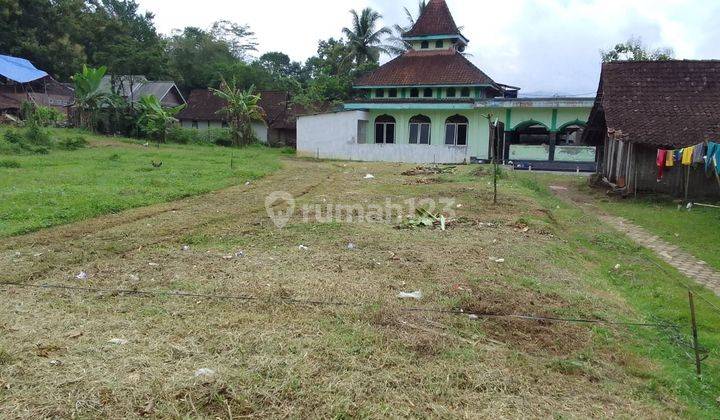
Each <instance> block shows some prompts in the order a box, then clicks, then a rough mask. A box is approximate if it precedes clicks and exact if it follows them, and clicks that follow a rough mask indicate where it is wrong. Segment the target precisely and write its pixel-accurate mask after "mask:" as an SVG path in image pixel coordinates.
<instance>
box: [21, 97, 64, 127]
mask: <svg viewBox="0 0 720 420" xmlns="http://www.w3.org/2000/svg"><path fill="white" fill-rule="evenodd" d="M20 116H21V117H22V119H23V120H24V121H26V122H27V123H28V124H37V125H39V126H41V127H49V126H52V125H56V124H57V123H59V122H60V121H62V120H63V115H62V113H61V112H60V111H58V110H57V109H55V108H50V107H46V106H40V105H35V104H34V103H32V102H28V101H25V102H23V104H22V108H21V109H20Z"/></svg>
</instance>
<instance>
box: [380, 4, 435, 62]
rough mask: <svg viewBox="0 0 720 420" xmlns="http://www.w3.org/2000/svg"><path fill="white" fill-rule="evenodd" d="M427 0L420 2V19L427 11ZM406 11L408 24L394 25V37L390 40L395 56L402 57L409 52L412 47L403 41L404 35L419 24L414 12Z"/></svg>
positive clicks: (418, 14)
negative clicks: (416, 23)
mask: <svg viewBox="0 0 720 420" xmlns="http://www.w3.org/2000/svg"><path fill="white" fill-rule="evenodd" d="M427 4H428V2H427V0H420V1H419V2H418V10H417V17H418V18H419V17H420V16H422V14H423V12H424V11H425V8H426V7H427ZM403 10H404V11H405V17H406V18H407V20H408V24H407V25H406V26H402V25H399V24H395V25H393V28H392V31H393V34H392V36H391V37H390V38H389V39H388V40H389V41H390V52H391V53H392V54H393V55H401V54H403V53H405V52H407V51H408V50H409V49H410V47H411V45H410V44H409V43H407V42H405V40H403V39H402V37H403V34H404V33H405V32H407V31H409V30H410V29H412V27H413V26H415V22H417V18H416V17H415V16H414V15H413V14H412V12H411V11H410V10H409V9H408V8H407V7H405V8H403Z"/></svg>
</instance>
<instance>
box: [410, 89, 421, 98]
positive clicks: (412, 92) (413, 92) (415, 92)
mask: <svg viewBox="0 0 720 420" xmlns="http://www.w3.org/2000/svg"><path fill="white" fill-rule="evenodd" d="M410 97H411V98H419V97H420V89H418V88H411V89H410Z"/></svg>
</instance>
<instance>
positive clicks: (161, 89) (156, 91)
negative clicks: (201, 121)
mask: <svg viewBox="0 0 720 420" xmlns="http://www.w3.org/2000/svg"><path fill="white" fill-rule="evenodd" d="M100 90H101V91H102V92H105V93H116V94H118V95H120V96H121V97H123V98H124V99H125V100H127V101H129V102H138V101H139V100H140V99H141V98H142V97H143V96H154V97H156V98H157V99H158V100H159V101H160V103H161V104H162V105H163V106H164V107H168V108H171V107H176V106H180V105H184V104H186V101H185V98H184V97H183V95H182V93H181V92H180V89H178V87H177V86H176V85H175V82H168V81H165V82H153V81H149V80H148V79H147V78H146V77H145V76H128V75H119V76H109V75H108V76H105V77H103V80H102V82H101V84H100Z"/></svg>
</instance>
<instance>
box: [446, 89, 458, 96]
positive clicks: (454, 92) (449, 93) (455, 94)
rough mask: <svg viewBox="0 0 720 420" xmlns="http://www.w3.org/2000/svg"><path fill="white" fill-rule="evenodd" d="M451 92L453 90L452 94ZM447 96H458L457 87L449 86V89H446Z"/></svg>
mask: <svg viewBox="0 0 720 420" xmlns="http://www.w3.org/2000/svg"><path fill="white" fill-rule="evenodd" d="M451 92H452V94H451ZM445 96H447V97H448V98H456V97H457V89H455V88H454V87H451V88H447V90H446V91H445Z"/></svg>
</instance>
